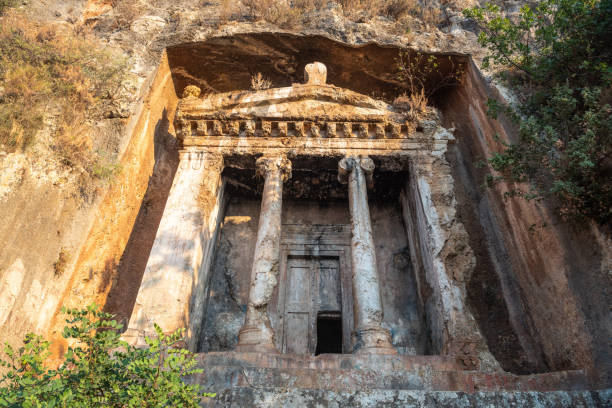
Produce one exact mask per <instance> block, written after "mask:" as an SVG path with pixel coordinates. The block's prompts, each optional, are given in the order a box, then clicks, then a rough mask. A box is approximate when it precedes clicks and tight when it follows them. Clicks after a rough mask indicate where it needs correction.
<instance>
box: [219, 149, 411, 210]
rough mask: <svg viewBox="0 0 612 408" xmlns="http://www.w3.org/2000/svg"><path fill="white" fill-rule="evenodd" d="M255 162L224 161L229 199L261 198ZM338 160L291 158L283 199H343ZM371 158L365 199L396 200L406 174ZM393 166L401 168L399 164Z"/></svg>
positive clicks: (252, 159) (236, 158)
mask: <svg viewBox="0 0 612 408" xmlns="http://www.w3.org/2000/svg"><path fill="white" fill-rule="evenodd" d="M256 159H257V157H256V156H248V155H242V156H228V157H226V158H225V169H224V170H223V176H224V177H226V180H227V184H228V192H229V193H230V194H231V196H232V197H245V198H253V197H261V193H262V191H263V185H264V181H265V180H264V178H263V177H261V176H259V175H258V174H257V172H256V165H255V161H256ZM340 159H341V157H340V156H326V157H315V156H310V157H307V156H296V157H291V164H292V165H291V167H292V171H291V174H292V175H291V178H290V179H289V180H287V181H286V182H285V183H284V186H283V196H284V197H286V198H296V199H303V200H315V201H327V200H346V198H347V194H348V190H347V186H346V185H343V184H341V183H340V182H339V181H338V161H339V160H340ZM373 159H374V163H375V165H376V169H377V170H376V171H375V172H374V174H373V180H374V183H373V186H372V189H371V190H369V192H368V198H369V199H370V201H391V200H395V201H397V200H398V197H399V193H400V191H401V189H402V187H403V180H406V177H407V171H406V170H402V171H390V170H388V168H389V167H390V166H388V165H387V162H388V159H379V158H376V157H373ZM406 164H407V163H406ZM395 167H396V168H399V169H401V168H402V166H401V161H398V163H396V164H395ZM405 167H406V168H407V165H406V166H405Z"/></svg>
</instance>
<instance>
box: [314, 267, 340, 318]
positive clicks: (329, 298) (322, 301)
mask: <svg viewBox="0 0 612 408" xmlns="http://www.w3.org/2000/svg"><path fill="white" fill-rule="evenodd" d="M318 263H319V265H318V267H319V268H318V269H319V285H318V286H319V299H318V311H320V312H340V311H341V310H342V306H341V305H342V296H341V290H340V267H339V263H340V262H339V261H338V259H337V258H336V259H320V260H319V262H318Z"/></svg>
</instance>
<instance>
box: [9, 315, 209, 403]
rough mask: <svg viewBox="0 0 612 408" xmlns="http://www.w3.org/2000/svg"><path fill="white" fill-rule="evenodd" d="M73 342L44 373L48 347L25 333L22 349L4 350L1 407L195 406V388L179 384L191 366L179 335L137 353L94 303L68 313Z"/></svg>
mask: <svg viewBox="0 0 612 408" xmlns="http://www.w3.org/2000/svg"><path fill="white" fill-rule="evenodd" d="M67 314H68V316H69V318H68V319H67V320H66V322H67V323H69V326H66V327H65V328H64V333H63V336H64V337H65V338H67V339H71V341H72V343H73V345H72V346H70V347H69V348H68V351H67V352H66V355H65V361H64V362H63V364H62V365H61V366H60V367H59V368H57V369H50V368H48V366H47V365H48V361H47V358H48V357H49V354H50V353H49V351H48V349H49V342H47V341H44V340H43V339H42V337H40V336H37V335H34V334H32V333H30V334H28V335H27V336H26V338H25V344H24V346H23V347H21V348H20V349H19V350H14V349H13V348H11V347H10V346H8V345H6V346H5V349H4V352H5V354H6V356H7V357H8V359H7V361H4V360H0V364H1V365H2V366H4V367H5V369H6V370H7V373H6V374H5V375H4V376H3V377H2V379H1V380H0V407H7V408H17V407H25V408H29V407H117V408H118V407H194V408H195V407H198V404H199V402H200V399H201V397H202V396H209V397H210V396H214V395H213V394H204V393H201V392H200V391H199V389H198V388H199V386H198V385H188V384H186V383H184V382H183V377H184V376H186V375H190V374H194V373H197V372H200V371H201V370H197V369H195V368H194V367H195V365H196V362H195V360H194V357H193V356H192V355H191V354H190V353H189V352H188V351H187V350H185V349H183V348H181V347H180V346H179V344H181V341H182V331H177V332H175V333H173V334H170V335H165V334H163V332H162V331H161V329H160V328H159V327H158V326H155V330H156V331H157V337H156V338H147V339H146V342H147V345H148V347H146V348H142V349H138V348H135V347H132V346H129V345H128V344H126V343H125V342H123V341H121V340H120V338H119V336H120V334H119V330H120V328H121V325H120V324H118V323H117V322H116V321H114V320H112V315H110V314H107V313H104V312H101V311H99V310H98V308H97V307H96V306H95V305H92V306H89V307H88V308H87V309H86V310H75V309H72V310H68V311H67Z"/></svg>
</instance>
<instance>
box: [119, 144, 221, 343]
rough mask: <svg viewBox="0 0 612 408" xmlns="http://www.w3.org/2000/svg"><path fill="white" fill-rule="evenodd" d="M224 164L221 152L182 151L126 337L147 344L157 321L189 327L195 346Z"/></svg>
mask: <svg viewBox="0 0 612 408" xmlns="http://www.w3.org/2000/svg"><path fill="white" fill-rule="evenodd" d="M222 170H223V156H221V155H220V154H216V153H207V152H188V151H186V152H181V157H180V163H179V168H178V169H177V172H176V175H175V176H174V181H173V183H172V188H171V189H170V193H169V195H168V200H167V202H166V206H165V208H164V214H163V216H162V219H161V221H160V224H159V228H158V229H157V233H156V235H155V241H154V243H153V247H152V248H151V253H150V255H149V259H148V261H147V266H146V268H145V272H144V275H143V277H142V283H141V284H140V288H139V290H138V296H137V298H136V304H135V305H134V310H133V312H132V315H131V317H130V321H129V324H128V328H127V330H126V332H125V333H124V335H123V337H124V339H125V340H126V341H128V342H130V343H132V344H135V345H144V336H150V335H152V334H154V333H155V331H154V328H153V323H157V324H158V325H159V326H160V327H161V328H162V330H164V331H165V332H172V331H174V330H176V329H179V328H187V342H188V346H189V347H190V348H191V349H195V344H196V343H197V336H198V335H199V332H200V326H201V323H202V312H203V307H204V300H205V297H206V288H205V285H206V283H207V282H208V273H209V266H210V261H211V259H212V252H213V251H212V249H213V244H214V241H215V235H216V233H217V226H218V223H219V211H220V207H221V205H220V202H221V200H222V195H223V183H222V180H221V171H222Z"/></svg>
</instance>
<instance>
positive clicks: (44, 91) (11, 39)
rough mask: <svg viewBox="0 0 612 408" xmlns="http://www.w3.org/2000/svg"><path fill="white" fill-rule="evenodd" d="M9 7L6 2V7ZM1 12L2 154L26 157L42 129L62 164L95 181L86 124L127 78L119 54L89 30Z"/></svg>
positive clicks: (99, 160)
mask: <svg viewBox="0 0 612 408" xmlns="http://www.w3.org/2000/svg"><path fill="white" fill-rule="evenodd" d="M2 4H8V3H7V0H4V3H2ZM4 11H5V12H4V13H0V151H8V152H13V151H17V150H25V149H26V148H27V147H28V146H29V145H32V144H33V143H34V142H36V141H37V140H36V136H37V134H38V132H39V131H40V130H42V129H43V128H46V129H49V130H50V138H49V140H46V139H45V140H43V141H42V142H43V143H46V144H48V146H49V147H50V149H51V151H52V152H55V153H56V154H57V156H58V157H59V159H60V161H61V162H62V163H64V164H65V165H67V166H70V167H73V168H80V169H83V170H84V171H85V172H87V173H88V174H89V175H91V176H94V177H96V176H97V174H96V168H97V167H100V165H103V164H105V160H106V159H107V158H106V157H105V156H104V153H105V152H99V151H96V149H95V146H94V143H93V140H92V139H91V137H90V132H89V130H90V129H91V125H89V124H88V120H91V119H94V120H95V119H98V118H99V117H101V116H102V112H103V110H104V109H103V107H104V106H107V105H112V103H113V102H114V101H115V100H116V96H117V95H118V93H119V90H120V89H121V85H122V81H123V79H125V77H126V73H127V63H126V61H127V60H126V59H125V58H123V57H122V56H121V55H119V54H117V53H115V52H113V51H109V49H108V47H104V45H103V44H100V43H99V42H98V41H97V40H96V39H95V37H94V36H93V35H91V34H89V33H88V32H87V28H84V27H79V26H72V25H70V24H67V23H52V24H48V23H44V22H40V21H37V20H36V19H34V18H33V17H31V16H30V15H28V14H27V12H26V11H23V10H22V11H17V10H14V9H5V10H4Z"/></svg>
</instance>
